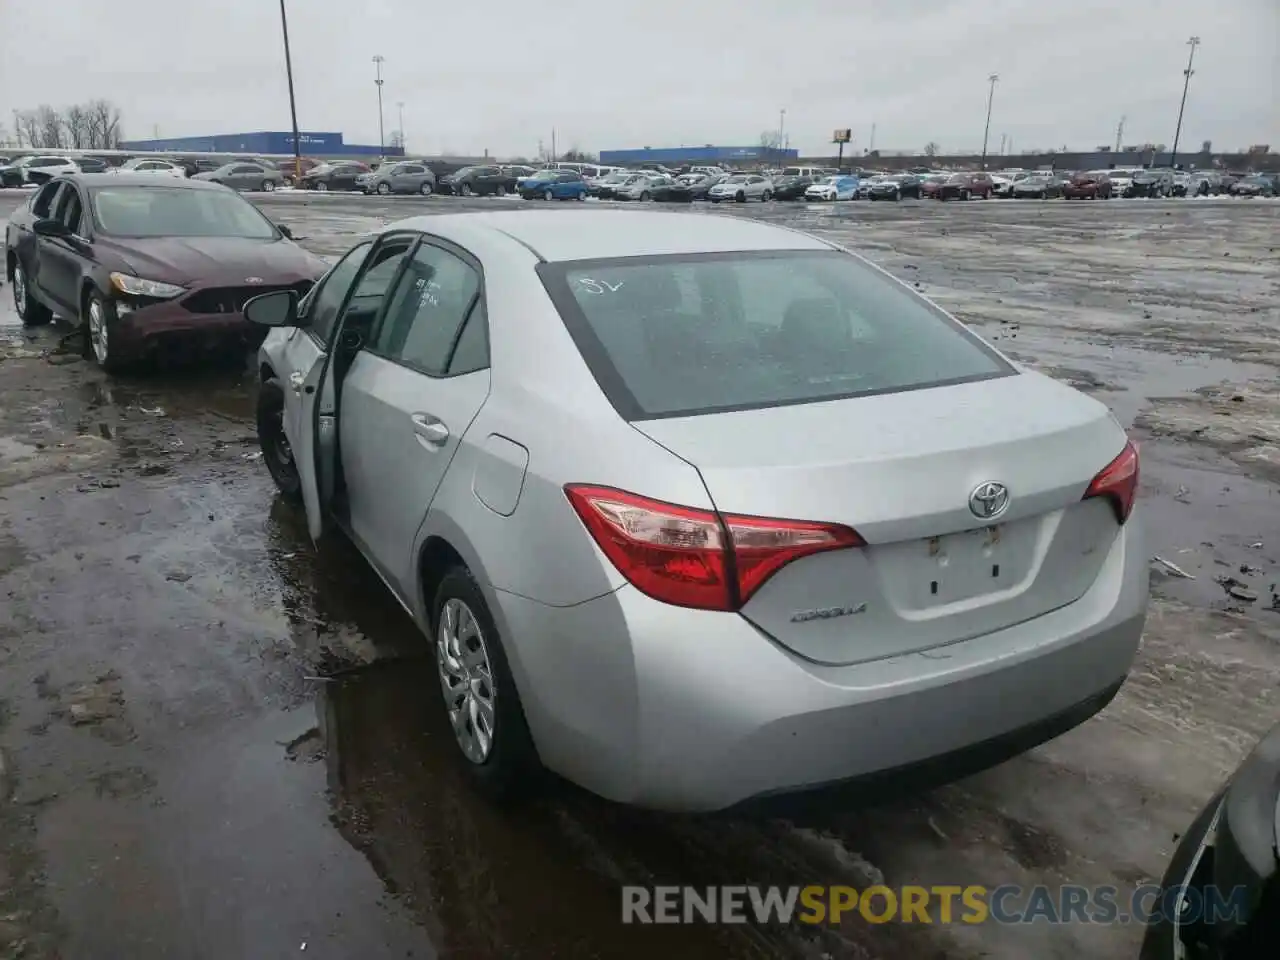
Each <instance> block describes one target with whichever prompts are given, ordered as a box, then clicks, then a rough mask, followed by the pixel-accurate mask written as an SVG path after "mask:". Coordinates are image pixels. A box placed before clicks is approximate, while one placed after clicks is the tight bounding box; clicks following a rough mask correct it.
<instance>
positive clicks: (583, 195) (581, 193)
mask: <svg viewBox="0 0 1280 960" xmlns="http://www.w3.org/2000/svg"><path fill="white" fill-rule="evenodd" d="M578 199H579V200H586V199H587V192H586V191H585V190H579V191H578Z"/></svg>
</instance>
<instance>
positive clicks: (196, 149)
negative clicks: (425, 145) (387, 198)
mask: <svg viewBox="0 0 1280 960" xmlns="http://www.w3.org/2000/svg"><path fill="white" fill-rule="evenodd" d="M298 139H299V140H301V141H302V153H303V154H304V155H305V156H310V157H344V156H346V157H376V156H379V155H380V154H381V155H383V156H388V157H402V156H404V147H392V146H386V147H381V148H380V147H379V146H378V145H377V144H367V143H344V142H343V139H342V134H340V133H316V132H313V131H299V132H298ZM120 149H121V150H140V151H142V150H145V151H153V150H154V151H163V152H165V153H178V152H182V151H184V150H185V151H189V152H191V153H257V154H263V155H266V156H292V154H293V134H292V133H291V132H289V131H275V130H263V131H259V132H257V133H217V134H212V135H210V136H203V137H171V138H169V139H164V140H130V141H128V142H126V143H122V144H120Z"/></svg>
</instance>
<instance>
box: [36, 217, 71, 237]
mask: <svg viewBox="0 0 1280 960" xmlns="http://www.w3.org/2000/svg"><path fill="white" fill-rule="evenodd" d="M31 229H32V230H34V231H35V232H36V235H37V236H40V237H69V236H71V231H70V230H68V229H67V225H66V224H65V223H63V222H62V221H61V220H51V219H48V218H46V219H43V220H37V221H36V222H35V223H34V224H32V226H31Z"/></svg>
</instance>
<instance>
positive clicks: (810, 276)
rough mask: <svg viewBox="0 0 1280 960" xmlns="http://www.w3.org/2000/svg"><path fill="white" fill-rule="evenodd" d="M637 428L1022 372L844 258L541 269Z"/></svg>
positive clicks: (741, 257) (743, 258) (643, 261)
mask: <svg viewBox="0 0 1280 960" xmlns="http://www.w3.org/2000/svg"><path fill="white" fill-rule="evenodd" d="M538 270H539V273H540V274H541V275H542V277H543V279H544V282H545V283H546V284H547V287H548V290H549V292H550V293H551V295H552V298H553V300H555V302H556V305H557V306H558V307H559V308H560V312H561V314H562V316H563V317H564V319H565V322H566V325H567V326H568V327H569V330H570V333H571V334H572V335H573V337H574V340H575V341H576V342H577V344H578V346H579V348H580V349H581V350H582V353H583V356H584V358H585V359H586V360H587V362H588V364H589V365H590V366H591V367H592V369H593V372H594V373H595V375H596V378H597V380H598V381H599V382H600V385H601V387H602V388H603V389H604V391H605V393H606V394H607V395H608V396H609V398H610V400H611V401H612V402H613V404H614V406H615V407H617V408H618V410H619V411H620V412H621V413H622V414H623V415H624V416H627V417H629V418H631V419H643V418H645V417H653V416H670V415H677V414H696V413H712V412H715V411H722V410H731V409H742V408H750V407H766V406H776V405H780V404H788V403H806V402H813V401H819V400H829V399H835V398H840V397H852V396H858V395H864V394H871V393H886V392H893V391H900V390H910V389H916V388H921V387H928V386H938V385H942V384H946V383H955V382H963V381H967V380H977V379H985V378H988V377H994V376H999V375H1002V374H1007V373H1010V372H1012V368H1010V367H1009V366H1008V364H1006V363H1005V362H1004V361H1003V360H1002V359H1000V357H999V356H998V355H996V354H995V353H994V352H992V351H991V350H990V349H989V348H987V347H986V346H985V345H984V344H982V343H981V341H979V340H977V339H976V338H975V337H973V336H972V335H971V334H969V333H968V332H967V331H966V330H964V328H963V327H961V326H960V325H959V324H958V323H955V322H954V321H952V320H950V319H949V318H948V317H946V316H945V315H944V314H942V313H941V312H940V311H938V310H937V309H936V308H934V307H932V306H931V305H930V304H928V303H927V302H925V301H924V300H922V299H920V298H918V297H916V296H914V295H913V294H912V293H910V292H909V291H908V290H906V289H905V288H903V287H902V286H901V285H900V284H898V283H897V282H896V281H894V280H892V279H891V278H889V277H887V276H885V275H884V274H882V273H881V272H880V271H878V270H876V269H875V268H873V267H871V266H869V265H867V264H865V263H863V262H862V261H861V260H859V259H857V258H855V257H852V256H849V255H847V254H843V253H838V252H834V251H833V252H826V251H813V252H807V251H806V252H797V253H790V252H779V253H769V254H763V255H752V254H714V255H702V256H699V257H686V258H681V257H654V258H636V259H632V260H613V261H601V262H594V263H592V262H583V263H581V264H578V263H567V264H546V265H543V266H541V267H539V268H538Z"/></svg>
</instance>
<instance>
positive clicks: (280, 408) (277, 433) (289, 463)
mask: <svg viewBox="0 0 1280 960" xmlns="http://www.w3.org/2000/svg"><path fill="white" fill-rule="evenodd" d="M257 420H258V446H259V447H260V448H261V450H262V462H263V463H265V464H266V465H267V471H268V472H269V473H270V474H271V479H272V480H274V481H275V484H276V489H277V490H279V491H280V496H282V497H283V498H284V499H285V500H288V501H289V502H290V503H301V502H302V478H301V477H300V476H298V467H297V464H295V463H294V462H293V448H292V447H290V446H289V440H288V438H287V437H286V436H285V433H284V388H283V387H281V386H280V381H279V380H277V379H275V378H274V377H273V378H272V379H270V380H267V381H266V382H265V383H263V384H262V386H261V387H259V388H258V408H257Z"/></svg>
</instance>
